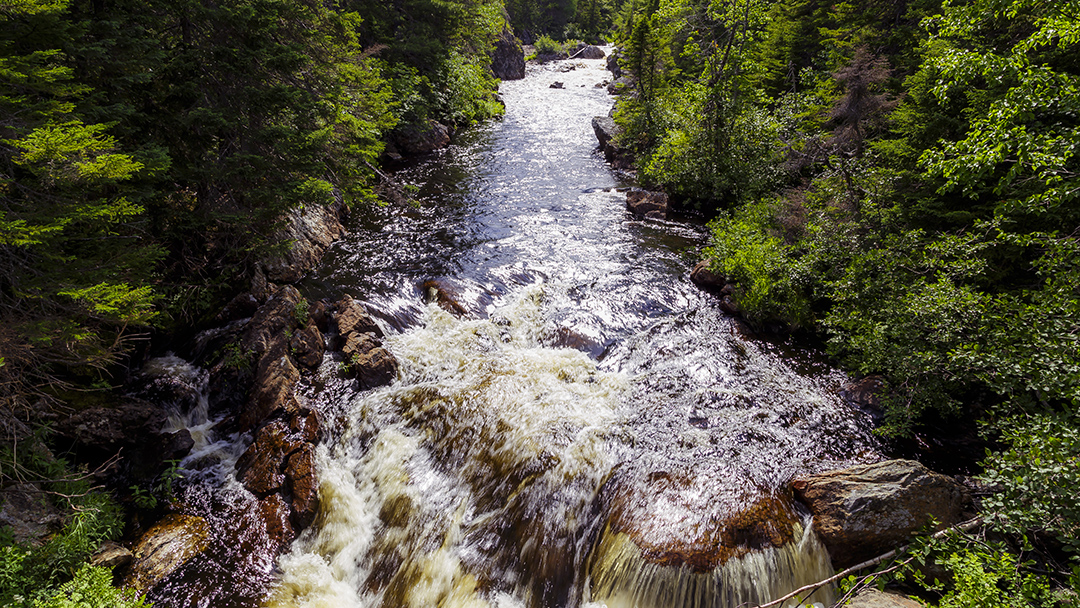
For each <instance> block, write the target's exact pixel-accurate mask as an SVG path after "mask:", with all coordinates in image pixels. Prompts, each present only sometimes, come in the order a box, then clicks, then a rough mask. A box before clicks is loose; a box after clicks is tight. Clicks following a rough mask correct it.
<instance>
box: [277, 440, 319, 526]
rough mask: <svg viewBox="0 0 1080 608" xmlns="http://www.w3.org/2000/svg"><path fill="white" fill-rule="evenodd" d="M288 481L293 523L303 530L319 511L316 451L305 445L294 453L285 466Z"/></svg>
mask: <svg viewBox="0 0 1080 608" xmlns="http://www.w3.org/2000/svg"><path fill="white" fill-rule="evenodd" d="M285 478H286V480H287V481H288V489H289V494H290V495H291V497H292V500H291V501H290V504H289V506H290V508H291V521H292V522H293V524H294V525H295V526H296V529H298V530H302V529H304V528H306V527H308V526H309V525H311V522H313V521H315V515H316V513H318V511H319V479H318V477H317V476H316V474H315V450H314V448H312V447H311V445H308V444H305V445H302V446H300V449H299V450H297V451H295V452H293V453H292V454H291V455H290V456H289V459H288V462H287V463H286V465H285Z"/></svg>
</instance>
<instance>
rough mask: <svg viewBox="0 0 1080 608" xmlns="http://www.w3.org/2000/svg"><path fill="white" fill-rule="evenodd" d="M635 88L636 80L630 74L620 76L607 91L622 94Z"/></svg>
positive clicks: (612, 93)
mask: <svg viewBox="0 0 1080 608" xmlns="http://www.w3.org/2000/svg"><path fill="white" fill-rule="evenodd" d="M633 88H634V81H633V80H632V79H630V77H629V76H619V77H618V78H616V79H615V80H613V81H612V82H611V84H609V85H608V88H607V91H608V93H609V94H611V95H622V94H623V93H628V92H630V91H632V90H633Z"/></svg>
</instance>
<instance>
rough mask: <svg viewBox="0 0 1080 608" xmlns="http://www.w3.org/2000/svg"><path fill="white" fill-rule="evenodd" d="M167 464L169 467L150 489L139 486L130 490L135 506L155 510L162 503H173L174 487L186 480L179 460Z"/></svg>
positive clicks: (169, 461)
mask: <svg viewBox="0 0 1080 608" xmlns="http://www.w3.org/2000/svg"><path fill="white" fill-rule="evenodd" d="M165 463H166V464H167V465H168V466H167V467H166V468H165V470H164V471H162V472H161V474H160V475H158V477H157V480H156V482H155V483H153V484H151V487H150V488H149V489H147V488H144V487H142V486H139V485H134V486H131V487H130V488H129V489H130V490H131V497H132V499H133V500H134V501H135V505H136V506H137V507H139V508H140V509H154V508H156V507H157V506H158V504H160V503H169V502H172V500H173V498H174V497H175V496H174V493H173V492H174V485H175V484H176V482H177V481H180V480H181V479H183V478H184V473H183V472H182V471H181V470H180V461H179V460H167V461H166V462H165Z"/></svg>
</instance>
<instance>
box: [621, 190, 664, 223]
mask: <svg viewBox="0 0 1080 608" xmlns="http://www.w3.org/2000/svg"><path fill="white" fill-rule="evenodd" d="M626 208H627V209H628V210H629V211H630V213H633V214H634V217H637V218H639V219H640V218H644V219H650V220H664V219H667V215H668V196H667V194H665V193H663V192H649V191H648V190H641V189H638V188H634V189H633V190H630V191H629V192H627V193H626Z"/></svg>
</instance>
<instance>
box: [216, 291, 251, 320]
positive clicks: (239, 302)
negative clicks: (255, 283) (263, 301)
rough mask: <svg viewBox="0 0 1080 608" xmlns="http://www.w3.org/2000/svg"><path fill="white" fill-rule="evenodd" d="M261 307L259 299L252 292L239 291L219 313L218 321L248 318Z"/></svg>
mask: <svg viewBox="0 0 1080 608" xmlns="http://www.w3.org/2000/svg"><path fill="white" fill-rule="evenodd" d="M258 309H259V301H258V300H257V299H255V296H253V295H251V294H250V293H246V292H245V293H238V294H236V296H235V297H233V299H232V300H229V303H228V304H226V305H225V307H224V308H222V309H221V312H219V313H218V315H217V317H216V318H217V320H218V321H223V322H225V323H228V322H230V321H239V320H240V319H247V318H249V317H251V315H253V314H255V311H256V310H258Z"/></svg>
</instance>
